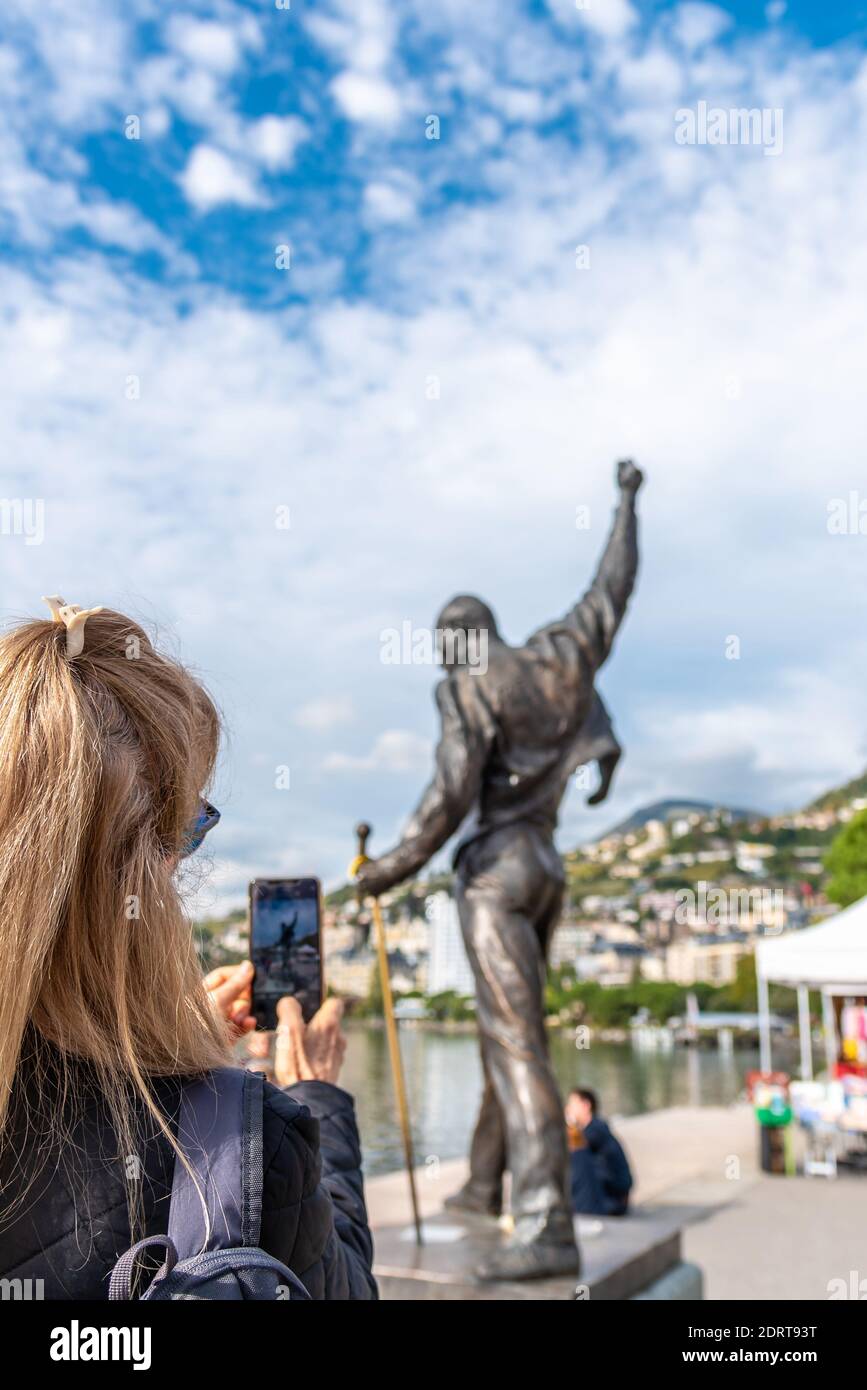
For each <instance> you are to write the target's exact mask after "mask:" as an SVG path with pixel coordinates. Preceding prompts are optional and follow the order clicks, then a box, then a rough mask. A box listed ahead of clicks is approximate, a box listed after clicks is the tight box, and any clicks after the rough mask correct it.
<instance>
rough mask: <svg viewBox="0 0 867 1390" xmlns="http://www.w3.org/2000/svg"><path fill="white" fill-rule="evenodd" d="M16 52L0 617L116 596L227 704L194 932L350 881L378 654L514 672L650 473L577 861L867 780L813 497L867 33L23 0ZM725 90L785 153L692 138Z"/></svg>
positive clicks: (405, 759) (416, 785) (849, 381)
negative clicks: (453, 619)
mask: <svg viewBox="0 0 867 1390" xmlns="http://www.w3.org/2000/svg"><path fill="white" fill-rule="evenodd" d="M0 26H2V27H0V141H2V147H3V160H2V175H0V179H2V189H0V226H2V265H0V389H2V392H3V409H2V412H0V431H2V454H3V463H4V468H3V479H4V480H3V492H4V494H5V496H6V497H8V498H15V497H23V498H39V499H43V500H44V506H45V532H44V542H43V543H42V544H41V545H28V544H26V543H25V538H23V537H22V536H18V535H14V534H13V535H6V536H2V537H0V545H2V555H3V559H4V561H5V563H4V578H5V583H4V591H3V604H2V607H3V616H4V617H5V618H7V619H15V618H18V617H20V616H22V615H24V614H31V613H34V612H38V611H39V595H40V594H42V593H54V592H61V593H63V594H64V595H65V596H66V597H67V598H68V599H70V600H71V601H76V602H81V603H83V604H86V605H90V604H93V603H100V602H101V603H108V604H112V605H114V606H116V607H119V608H121V609H124V610H125V611H129V612H131V613H133V614H134V615H135V616H137V617H138V618H140V619H142V620H143V621H145V622H146V623H149V624H151V625H153V626H155V627H156V628H157V630H158V631H159V633H160V634H161V636H162V638H163V639H164V640H165V641H166V642H167V643H168V645H169V646H170V647H171V649H172V650H174V651H176V652H178V653H179V654H180V655H181V656H183V657H184V658H185V659H186V660H188V661H189V662H190V663H191V664H192V665H193V666H194V667H195V668H196V669H198V670H199V671H200V672H201V673H202V675H203V676H204V678H205V679H206V681H207V683H208V684H209V686H210V688H211V689H212V690H213V691H214V693H215V694H216V696H217V698H218V700H219V702H220V704H221V706H222V708H223V709H224V712H225V716H226V722H227V733H228V739H227V748H226V755H225V757H224V760H223V764H222V767H221V771H220V778H219V786H218V788H217V789H216V799H218V801H219V803H220V804H221V806H222V808H223V811H224V818H223V822H222V823H221V826H220V828H219V831H218V832H217V834H216V835H215V836H214V837H213V838H214V842H215V843H214V846H213V856H214V859H213V865H212V870H211V873H210V876H209V879H208V883H207V884H206V885H202V887H201V890H200V896H201V901H202V903H203V905H204V906H205V907H207V906H208V905H211V904H214V905H216V904H224V903H228V902H233V901H236V900H240V897H241V895H242V892H243V886H244V883H245V882H246V879H247V878H248V877H250V876H251V875H252V874H254V873H280V872H286V873H296V872H316V873H319V874H321V875H322V876H323V877H324V878H325V879H326V881H327V882H329V883H332V882H334V881H336V880H337V879H338V878H339V877H340V874H341V872H342V868H343V865H344V862H345V861H346V860H347V859H348V857H349V856H350V854H351V852H352V848H353V846H352V826H353V823H354V822H355V821H356V820H357V819H358V818H359V817H361V816H364V817H366V818H367V819H369V820H372V821H373V823H374V825H375V827H376V834H375V838H374V841H373V849H374V850H376V849H380V850H383V849H385V848H386V847H387V846H388V845H389V844H390V843H391V842H392V840H393V837H394V835H395V834H396V833H397V831H398V829H399V826H400V825H401V823H402V821H403V820H404V819H405V817H406V815H407V814H408V812H409V810H410V809H411V806H412V805H413V804H414V802H415V800H416V798H417V795H418V793H419V792H420V790H421V787H422V785H423V783H424V780H425V777H426V775H427V772H428V770H429V767H430V757H431V747H432V740H433V738H434V737H435V733H436V728H435V721H434V710H433V703H432V699H431V695H432V688H433V685H434V682H435V679H436V673H435V671H434V670H433V669H432V668H430V667H426V666H413V665H405V666H390V665H385V664H383V662H382V660H381V651H382V642H381V634H382V632H383V630H384V629H386V628H389V627H399V626H400V625H401V623H403V622H406V621H408V622H410V623H411V624H413V626H414V627H423V626H425V625H430V624H431V623H432V621H433V619H434V616H435V614H436V612H437V611H438V609H439V607H440V606H441V604H442V602H443V601H444V600H445V599H446V598H448V597H449V596H450V595H451V594H452V593H454V592H457V591H466V590H469V591H477V592H480V593H481V594H482V595H483V596H484V597H486V598H487V599H488V600H489V601H490V602H491V603H492V604H493V606H494V608H495V610H496V611H497V613H498V615H499V617H500V621H501V626H502V628H503V630H504V633H505V635H506V636H507V638H508V639H509V640H515V641H517V640H520V639H521V638H522V637H523V636H525V635H526V633H527V632H528V631H529V630H531V629H532V628H533V627H535V626H537V625H539V624H540V623H542V622H544V621H546V620H549V619H550V618H553V617H554V616H556V614H557V613H558V612H560V611H561V610H563V609H565V608H566V607H567V606H568V605H569V604H570V603H571V602H572V601H573V600H574V599H575V598H576V597H577V596H578V594H580V592H581V591H582V589H583V587H584V586H585V585H586V583H587V582H588V580H589V578H590V574H591V572H592V568H593V565H594V564H595V561H596V557H597V554H598V551H599V549H600V547H601V545H602V542H603V539H604V535H605V529H606V525H607V520H608V515H609V511H610V507H611V504H612V502H613V487H612V475H613V465H614V461H615V459H616V458H618V457H621V456H623V455H626V454H633V455H634V456H635V457H636V458H637V459H638V460H639V461H640V462H641V463H642V464H643V465H644V466H645V468H646V471H647V473H648V479H649V481H648V485H647V488H646V491H645V492H644V493H643V494H642V506H643V515H644V522H643V525H644V532H643V567H642V573H641V577H640V581H639V589H638V592H637V595H636V599H635V601H634V605H633V608H632V611H631V613H630V616H629V618H628V621H627V624H626V626H625V628H624V631H623V634H622V640H621V641H620V643H619V646H618V648H617V650H616V653H615V655H614V657H613V659H612V661H611V663H610V666H609V667H608V668H607V669H606V670H605V672H604V673H603V675H602V678H601V681H600V685H601V688H602V690H603V692H604V694H605V695H606V698H607V699H608V702H609V704H610V706H611V708H612V711H613V713H614V716H615V720H616V723H617V727H618V730H619V732H620V735H621V738H622V741H623V742H624V744H625V745H626V749H627V756H626V758H625V760H624V763H623V764H622V767H621V770H620V772H619V774H618V779H617V783H616V788H615V794H614V795H613V796H612V798H611V800H610V802H609V803H608V805H607V806H606V807H603V808H601V809H597V810H595V811H587V810H586V809H585V808H584V805H583V796H582V794H581V792H580V790H579V789H577V788H576V789H575V790H574V791H573V792H571V793H570V795H569V797H568V799H567V802H566V804H565V806H564V814H563V822H562V830H561V843H562V844H563V845H564V847H566V846H570V845H572V844H574V843H575V842H576V841H577V840H578V839H581V838H586V837H587V836H589V835H592V834H595V833H598V832H601V831H602V830H603V829H604V828H605V827H606V826H607V825H608V824H610V823H611V822H613V821H614V820H615V819H616V818H617V817H618V816H619V815H621V814H623V813H624V812H626V811H628V810H630V809H632V808H633V807H634V806H635V805H637V804H638V803H640V802H641V801H645V800H649V799H652V798H655V797H657V796H665V795H692V796H706V797H708V798H711V799H714V798H720V799H729V800H731V801H736V802H737V803H738V804H748V805H750V804H751V805H756V806H757V807H761V808H767V809H772V808H781V807H784V806H787V805H796V804H799V803H800V802H802V801H803V800H804V799H805V798H806V797H808V796H810V795H812V794H814V793H815V792H818V791H820V790H821V789H822V788H823V787H824V786H826V785H828V784H830V783H833V782H835V781H838V780H843V779H844V778H846V777H848V776H850V775H852V774H853V773H854V772H856V771H858V770H860V768H861V766H862V765H863V763H864V762H865V761H867V747H865V738H864V717H863V708H864V700H863V672H864V669H865V663H864V656H865V651H864V648H865V641H864V637H863V603H862V593H863V566H864V548H865V545H867V538H865V536H863V535H861V534H860V533H859V532H858V528H857V525H856V526H855V527H854V528H850V530H851V533H850V534H842V535H838V534H832V533H830V532H829V530H828V509H829V506H833V505H834V502H835V499H841V498H848V497H849V495H850V494H851V493H852V492H855V493H856V503H855V506H856V509H857V506H858V504H859V502H860V493H858V489H859V488H860V489H862V490H863V491H864V495H865V499H867V478H865V468H864V463H863V459H862V457H861V433H862V428H861V427H862V417H863V408H862V400H863V380H862V378H863V371H862V363H863V359H864V343H863V329H862V326H861V318H862V317H863V308H862V306H863V303H864V299H865V290H867V283H865V282H867V252H865V250H864V249H863V248H864V247H865V246H867V237H865V231H867V227H865V222H867V199H865V187H867V141H865V116H867V62H865V39H867V8H865V7H864V6H862V5H851V6H850V5H846V4H839V5H835V6H833V7H831V6H819V5H816V4H811V3H806V0H804V2H803V3H801V0H798V2H797V3H796V2H795V0H792V3H789V4H788V5H785V6H784V5H782V4H781V3H777V4H771V5H763V4H754V3H747V0H743V3H738V4H732V5H728V6H716V5H704V4H669V3H653V4H641V3H629V0H590V4H589V6H588V7H586V8H578V7H576V5H575V3H574V0H523V3H517V0H496V3H494V0H477V3H474V4H473V5H472V6H467V5H466V4H465V3H463V2H462V3H458V0H441V3H438V4H436V5H431V4H429V3H425V2H423V0H404V2H403V3H402V4H400V5H398V4H393V3H383V0H352V3H350V0H328V2H327V3H319V4H305V3H302V0H292V3H291V6H290V8H288V9H278V8H277V6H276V5H274V4H266V3H264V2H263V3H261V4H253V3H249V4H240V3H230V2H229V0H226V3H208V4H187V5H183V4H181V5H177V6H173V7H171V9H168V8H167V7H165V6H162V5H159V4H157V3H153V2H152V0H128V2H127V3H125V4H123V5H118V4H109V3H103V0H82V3H79V4H76V5H75V6H70V5H68V4H65V3H61V0H46V2H45V3H40V4H39V5H38V6H37V5H33V4H30V3H24V0H21V2H20V3H19V0H12V3H8V4H7V5H6V6H5V7H4V11H3V15H2V18H0ZM700 102H706V103H707V104H708V105H709V106H711V107H718V108H721V109H723V110H727V109H729V108H733V107H755V108H758V109H766V110H768V111H782V113H783V117H782V120H783V124H782V126H781V131H782V136H783V138H782V143H781V148H780V149H779V150H778V152H777V153H767V152H766V151H765V149H763V148H762V147H761V146H760V145H753V146H747V145H743V144H741V145H728V146H719V145H715V146H710V145H703V146H702V145H682V144H679V143H678V142H677V141H676V139H675V124H676V117H675V113H676V112H677V111H678V110H683V109H689V110H692V109H697V106H698V103H700ZM431 117H436V119H437V121H438V126H439V128H438V135H439V138H438V139H431V138H428V134H429V133H430V132H431V131H432V129H433V127H432V125H431ZM131 118H135V119H134V120H133V121H132V122H131ZM136 121H137V123H138V124H137V127H136V124H135V122H136ZM130 133H137V135H138V138H134V139H130V138H127V137H128V135H129V134H130ZM280 247H288V248H289V253H288V264H287V263H286V262H287V256H286V253H285V252H282V253H281V252H279V251H278V249H277V248H280ZM579 247H586V248H588V249H587V253H586V255H585V258H584V259H585V262H589V263H588V264H585V265H584V266H583V267H582V268H579V266H578V259H579V257H578V250H577V249H578V248H579ZM278 260H280V261H281V262H282V264H281V265H280V266H279V267H278V264H277V261H278ZM581 507H588V508H589V515H590V518H591V521H590V525H589V528H588V529H584V530H581V529H578V528H577V527H576V513H577V509H578V508H581ZM286 509H288V512H287V511H286ZM287 515H288V517H289V521H290V524H289V526H288V527H285V526H283V525H282V524H281V522H280V520H279V519H281V518H282V519H283V520H285V518H286V516H287ZM856 515H857V511H856ZM865 528H867V523H865ZM732 636H735V637H737V638H738V641H739V644H740V656H739V658H738V659H737V660H730V659H728V658H727V655H726V652H727V651H730V650H731V647H730V644H729V646H728V647H727V641H728V639H729V638H731V637H732ZM282 769H288V770H289V777H288V781H289V786H288V788H287V787H285V786H278V785H276V784H277V783H278V782H279V783H284V782H285V781H286V780H287V778H286V775H285V773H284V772H282V771H281V770H282ZM217 841H219V843H217Z"/></svg>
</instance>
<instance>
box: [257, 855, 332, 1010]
mask: <svg viewBox="0 0 867 1390" xmlns="http://www.w3.org/2000/svg"><path fill="white" fill-rule="evenodd" d="M250 959H251V960H252V962H253V965H254V966H255V968H256V975H255V977H254V980H253V1013H254V1015H255V1017H256V1022H257V1024H258V1026H259V1027H260V1028H276V1027H277V1000H278V999H280V998H282V996H283V995H284V994H293V995H295V997H296V998H297V1000H298V1002H299V1004H300V1005H301V1012H302V1013H303V1015H304V1018H305V1020H309V1019H311V1018H312V1017H313V1015H314V1014H315V1013H316V1010H317V1009H318V1008H319V1005H320V1004H321V1003H322V938H321V923H320V915H319V880H318V879H315V878H257V879H254V880H253V882H252V883H251V884H250Z"/></svg>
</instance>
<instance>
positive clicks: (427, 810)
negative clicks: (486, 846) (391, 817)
mask: <svg viewBox="0 0 867 1390" xmlns="http://www.w3.org/2000/svg"><path fill="white" fill-rule="evenodd" d="M462 679H463V683H464V684H463V692H461V691H460V689H459V687H458V686H457V685H456V683H455V682H454V681H453V680H449V681H443V682H442V684H441V685H440V686H438V687H437V705H438V707H439V711H440V720H441V729H442V731H441V734H440V740H439V743H438V745H437V750H436V762H435V767H434V775H433V777H432V778H431V781H430V783H429V784H428V786H427V788H426V790H425V792H424V794H423V795H422V798H421V800H420V801H419V803H418V806H417V807H416V809H415V811H414V812H413V814H412V816H411V818H410V820H409V823H408V824H407V826H406V828H405V830H404V832H403V835H402V837H401V840H400V843H399V844H397V845H396V846H395V848H394V849H392V850H390V851H389V852H388V853H387V854H384V855H383V856H382V857H381V858H380V859H375V860H370V861H369V862H368V863H367V864H364V865H363V866H362V868H361V870H360V871H359V874H358V880H359V883H360V884H361V886H362V887H363V888H364V890H365V891H366V892H368V893H373V894H374V895H375V894H378V893H384V892H386V891H387V890H388V889H389V888H392V887H394V885H395V884H397V883H402V882H403V880H404V879H407V878H411V877H412V876H413V875H414V874H417V873H418V872H419V870H420V869H422V868H423V867H424V865H425V864H426V863H427V862H428V860H429V859H430V858H431V857H432V855H434V854H436V852H437V850H438V849H441V848H442V846H443V845H444V844H445V842H446V840H448V839H449V837H450V836H451V835H453V834H454V833H455V831H456V830H457V828H458V826H459V825H460V823H461V821H462V820H463V819H464V817H465V816H466V815H467V813H468V812H469V811H470V809H471V808H472V806H473V804H474V802H475V800H476V798H477V796H478V794H479V791H480V788H481V782H482V773H483V771H484V767H485V762H486V761H487V756H488V750H489V748H490V741H491V732H490V731H489V730H490V729H491V728H492V726H489V722H488V720H487V718H486V714H485V711H484V708H483V706H482V703H481V695H480V693H476V692H475V690H474V689H473V687H472V686H471V685H468V684H467V683H468V682H471V681H474V680H475V679H476V677H474V676H472V675H470V674H466V675H464V677H463V678H462ZM462 695H463V698H462Z"/></svg>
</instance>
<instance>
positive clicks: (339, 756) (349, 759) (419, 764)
mask: <svg viewBox="0 0 867 1390" xmlns="http://www.w3.org/2000/svg"><path fill="white" fill-rule="evenodd" d="M430 759H431V745H430V740H429V739H426V738H421V737H420V736H419V735H418V734H414V733H413V732H412V731H411V730H409V729H386V730H385V731H384V732H383V733H381V734H379V736H378V737H377V739H376V741H375V742H374V744H373V747H372V748H371V750H370V752H369V753H363V754H353V753H329V754H328V757H327V758H326V759H325V767H326V769H327V770H328V771H329V772H423V771H425V770H426V769H428V768H429V767H430Z"/></svg>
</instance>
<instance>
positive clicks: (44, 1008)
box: [0, 609, 229, 1227]
mask: <svg viewBox="0 0 867 1390" xmlns="http://www.w3.org/2000/svg"><path fill="white" fill-rule="evenodd" d="M218 741H219V718H218V715H217V712H216V709H215V708H214V705H213V703H212V701H211V699H210V697H209V696H208V695H207V693H206V692H205V690H204V689H203V687H202V686H201V685H200V684H199V683H198V682H197V681H196V680H194V679H193V677H192V676H191V675H190V674H189V673H188V672H187V671H185V670H184V668H183V667H182V666H180V665H179V664H178V663H176V662H175V661H172V660H170V659H168V658H167V657H165V656H162V655H161V654H160V653H159V652H157V651H156V650H155V649H154V647H153V646H152V645H151V643H150V641H149V639H148V637H147V636H146V634H145V633H144V632H143V631H142V629H141V628H140V627H138V625H137V624H135V623H134V622H132V621H131V620H130V619H129V618H127V617H124V615H123V614H121V613H116V612H113V611H112V610H110V609H103V610H102V611H101V612H95V613H93V614H92V616H90V617H89V618H88V620H87V630H86V636H85V643H84V650H83V651H82V653H81V654H80V655H79V656H77V657H75V658H74V659H72V658H70V657H69V656H68V655H67V652H66V629H65V628H64V626H63V625H62V624H61V623H52V622H51V621H39V620H37V621H33V622H26V623H23V624H22V625H21V626H19V627H17V628H15V629H13V630H12V631H10V632H8V633H7V634H6V635H5V636H3V637H2V638H0V1157H3V1158H4V1160H8V1159H10V1158H11V1160H12V1161H13V1163H18V1166H19V1167H20V1163H21V1155H20V1154H19V1155H15V1154H11V1153H10V1152H9V1149H10V1141H11V1134H12V1124H13V1120H14V1118H15V1116H14V1115H13V1111H18V1109H19V1102H20V1104H21V1105H24V1107H25V1109H26V1112H27V1118H26V1129H27V1132H28V1135H29V1136H31V1137H32V1138H33V1139H35V1140H36V1147H37V1148H38V1147H39V1146H40V1145H43V1146H44V1147H46V1148H47V1147H50V1145H51V1144H52V1143H54V1144H56V1143H57V1137H58V1136H57V1126H58V1124H59V1123H60V1120H61V1116H60V1115H59V1114H58V1113H57V1110H58V1106H59V1104H60V1107H61V1109H63V1110H64V1112H66V1110H67V1108H68V1104H69V1102H71V1103H72V1113H75V1109H76V1102H77V1101H78V1103H79V1106H80V1102H81V1099H82V1097H80V1096H79V1097H77V1096H76V1088H77V1086H78V1087H79V1088H80V1084H81V1083H80V1081H77V1079H76V1078H77V1076H78V1075H80V1071H81V1068H80V1067H79V1065H78V1064H79V1063H80V1061H81V1060H82V1059H83V1060H84V1061H85V1062H86V1063H88V1064H89V1066H88V1068H87V1070H88V1071H89V1073H90V1076H91V1078H92V1081H91V1083H90V1084H91V1085H92V1086H93V1085H95V1086H96V1089H97V1090H98V1091H99V1092H100V1093H101V1094H102V1096H103V1097H104V1100H105V1103H106V1104H107V1107H108V1111H109V1114H110V1116H111V1120H112V1125H113V1128H114V1131H115V1134H116V1135H117V1138H118V1142H119V1145H120V1153H121V1154H122V1155H130V1154H134V1153H135V1152H136V1148H137V1144H138V1141H139V1139H140V1135H141V1124H140V1121H141V1116H142V1114H149V1115H150V1116H151V1117H152V1119H153V1121H154V1122H155V1123H156V1125H157V1127H158V1128H159V1129H160V1130H161V1131H162V1132H163V1134H165V1135H166V1137H167V1138H168V1140H169V1141H170V1142H171V1143H172V1144H173V1146H174V1147H175V1149H176V1151H177V1145H176V1144H175V1141H174V1140H173V1138H172V1135H171V1130H170V1128H169V1126H168V1125H167V1123H166V1121H165V1119H164V1118H163V1115H162V1112H161V1111H160V1109H159V1107H158V1105H157V1104H156V1101H155V1099H154V1096H153V1093H152V1087H151V1084H150V1083H151V1078H154V1077H158V1076H167V1075H176V1076H188V1075H197V1074H201V1073H203V1072H207V1071H209V1070H210V1069H211V1068H212V1067H214V1066H217V1065H221V1064H223V1065H224V1064H225V1063H226V1061H227V1060H228V1057H229V1044H228V1032H227V1027H226V1024H225V1023H224V1021H223V1020H222V1019H221V1018H220V1017H219V1016H218V1015H217V1014H216V1012H215V1011H214V1010H213V1009H212V1007H211V1005H210V1003H209V1001H208V999H207V996H206V994H205V991H204V989H203V986H202V975H201V969H200V966H199V961H198V958H197V954H196V950H195V944H194V941H193V934H192V930H191V925H190V923H189V921H188V919H187V917H186V915H185V913H184V909H183V906H182V904H181V901H180V898H179V895H178V890H177V887H176V884H175V882H174V870H175V867H176V863H177V856H178V854H179V853H180V851H181V848H182V845H183V842H184V836H185V832H186V831H187V829H188V827H189V826H190V824H191V822H192V821H193V820H194V819H195V816H196V813H197V811H198V809H199V802H200V797H201V793H202V791H203V790H204V789H205V787H206V786H207V784H208V782H209V779H210V777H211V775H212V773H213V768H214V762H215V759H216V754H217V747H218ZM49 1056H50V1058H51V1070H52V1075H51V1080H50V1083H49V1081H48V1079H47V1071H48V1067H47V1065H46V1059H47V1058H48V1057H49ZM25 1063H26V1066H27V1084H26V1086H24V1085H21V1086H16V1084H15V1083H16V1080H17V1079H18V1078H19V1076H20V1073H21V1070H22V1068H23V1066H24V1065H25ZM58 1069H59V1073H60V1075H59V1077H58V1075H57V1072H58ZM13 1089H14V1095H15V1104H14V1106H11V1105H10V1098H11V1097H12V1095H13ZM61 1103H62V1104H61ZM18 1118H19V1120H20V1116H19V1117H18ZM72 1129H73V1125H72V1124H70V1125H69V1137H70V1139H71V1134H72ZM19 1133H20V1130H19ZM4 1149H5V1150H6V1152H5V1153H4ZM4 1170H6V1164H5V1163H4ZM122 1171H123V1165H122ZM28 1186H29V1184H28ZM140 1187H141V1184H140V1183H139V1184H135V1183H132V1184H128V1186H127V1193H128V1203H129V1207H130V1224H131V1226H132V1227H134V1226H135V1222H136V1211H137V1207H138V1194H137V1189H138V1188H140ZM7 1198H8V1194H4V1193H2V1192H0V1210H2V1215H3V1217H4V1219H5V1218H7V1217H8V1215H9V1206H8V1202H7ZM18 1200H19V1198H18V1196H16V1198H15V1200H14V1202H13V1203H12V1205H13V1207H15V1208H17V1206H18Z"/></svg>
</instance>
